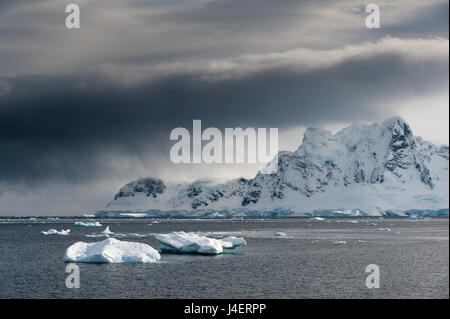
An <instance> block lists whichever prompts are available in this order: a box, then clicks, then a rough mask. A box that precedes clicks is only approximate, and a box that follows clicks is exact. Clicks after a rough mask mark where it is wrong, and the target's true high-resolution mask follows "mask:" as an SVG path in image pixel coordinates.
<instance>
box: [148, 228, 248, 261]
mask: <svg viewBox="0 0 450 319" xmlns="http://www.w3.org/2000/svg"><path fill="white" fill-rule="evenodd" d="M155 238H156V239H157V240H158V241H159V242H160V247H161V250H162V251H163V252H169V253H188V254H206V255H217V254H220V253H222V252H223V249H224V248H228V249H230V248H236V247H238V246H242V245H245V244H246V242H245V240H244V238H238V237H234V236H230V237H226V238H222V239H215V238H209V237H206V236H201V235H197V234H194V233H185V232H182V231H181V232H172V233H170V234H157V235H155Z"/></svg>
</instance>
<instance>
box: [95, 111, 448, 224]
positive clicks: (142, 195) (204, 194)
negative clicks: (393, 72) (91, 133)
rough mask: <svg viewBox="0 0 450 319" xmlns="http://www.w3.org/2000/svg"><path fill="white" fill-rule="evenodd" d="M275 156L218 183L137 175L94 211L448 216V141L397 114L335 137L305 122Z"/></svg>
mask: <svg viewBox="0 0 450 319" xmlns="http://www.w3.org/2000/svg"><path fill="white" fill-rule="evenodd" d="M274 160H278V170H277V171H276V172H275V173H273V174H261V173H258V174H257V175H256V176H255V177H254V178H252V179H245V178H239V179H235V180H231V181H229V182H227V183H222V184H215V183H212V182H210V181H205V180H200V181H196V182H193V183H191V184H177V185H169V184H167V185H166V184H165V183H164V182H163V181H162V180H161V179H158V178H142V179H139V180H136V181H133V182H131V183H129V184H127V185H125V186H124V187H122V188H121V189H120V190H119V192H118V193H117V194H116V196H115V197H114V200H113V201H111V202H110V203H109V204H108V205H107V207H106V208H105V209H104V210H102V211H100V212H98V215H100V216H105V215H107V216H119V215H120V214H122V213H130V212H141V213H146V214H147V215H191V216H201V215H208V214H209V215H211V216H216V215H218V214H222V215H240V216H243V215H312V214H314V215H341V214H348V215H358V214H359V215H365V214H367V215H379V214H396V215H404V214H423V215H427V214H429V215H432V214H434V215H436V214H438V215H448V207H449V171H448V168H449V148H448V146H436V145H434V144H432V143H430V142H427V141H424V140H423V139H421V138H420V137H416V136H414V135H413V133H412V130H411V128H410V127H409V125H408V124H407V123H406V122H405V121H404V120H403V119H401V118H398V117H394V118H390V119H388V120H386V121H384V122H383V123H381V124H371V125H353V126H350V127H347V128H345V129H343V130H341V131H340V132H338V133H336V134H334V135H333V134H331V133H330V132H329V131H326V130H323V129H319V128H308V129H307V130H306V132H305V134H304V137H303V142H302V144H301V145H300V147H299V148H298V149H297V150H296V151H294V152H288V151H283V152H279V153H278V157H277V158H275V159H274Z"/></svg>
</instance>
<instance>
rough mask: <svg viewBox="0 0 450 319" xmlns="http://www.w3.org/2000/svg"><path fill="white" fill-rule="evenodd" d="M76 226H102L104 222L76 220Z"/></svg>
mask: <svg viewBox="0 0 450 319" xmlns="http://www.w3.org/2000/svg"><path fill="white" fill-rule="evenodd" d="M75 226H83V227H101V226H102V224H100V223H99V222H92V223H84V222H75Z"/></svg>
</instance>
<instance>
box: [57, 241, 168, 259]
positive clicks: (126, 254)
mask: <svg viewBox="0 0 450 319" xmlns="http://www.w3.org/2000/svg"><path fill="white" fill-rule="evenodd" d="M160 258H161V256H160V254H159V253H158V251H157V250H156V249H154V248H153V247H151V246H149V245H147V244H143V243H135V242H127V241H120V240H118V239H115V238H108V239H105V240H102V241H99V242H96V243H85V242H81V241H80V242H77V243H75V244H73V245H71V246H70V247H69V248H67V250H66V254H65V256H64V261H65V262H81V263H152V262H156V261H158V260H159V259H160Z"/></svg>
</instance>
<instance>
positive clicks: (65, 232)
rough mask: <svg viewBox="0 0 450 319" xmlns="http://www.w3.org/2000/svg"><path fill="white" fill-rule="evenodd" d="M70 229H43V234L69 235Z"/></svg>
mask: <svg viewBox="0 0 450 319" xmlns="http://www.w3.org/2000/svg"><path fill="white" fill-rule="evenodd" d="M69 233H70V229H65V230H64V229H61V230H60V231H57V230H56V229H53V228H52V229H49V230H47V231H41V234H42V235H69Z"/></svg>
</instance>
